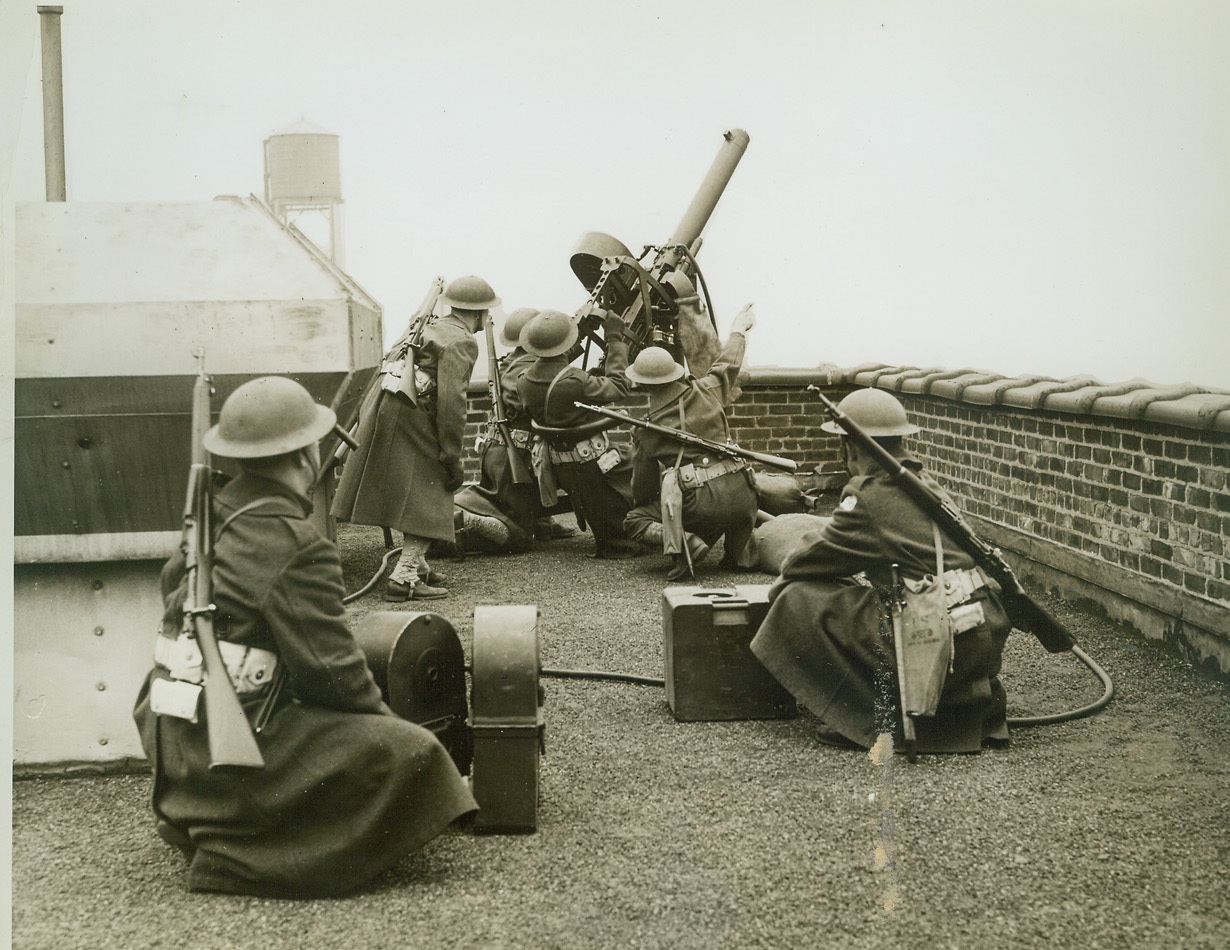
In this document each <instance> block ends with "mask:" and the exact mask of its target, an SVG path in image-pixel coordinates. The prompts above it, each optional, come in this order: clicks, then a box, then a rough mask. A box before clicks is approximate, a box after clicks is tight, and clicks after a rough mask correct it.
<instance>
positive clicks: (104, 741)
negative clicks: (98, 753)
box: [98, 736, 109, 745]
mask: <svg viewBox="0 0 1230 950" xmlns="http://www.w3.org/2000/svg"><path fill="white" fill-rule="evenodd" d="M108 741H109V740H108V739H107V737H106V736H103V737H102V738H101V739H99V740H98V744H99V745H106V744H107V742H108Z"/></svg>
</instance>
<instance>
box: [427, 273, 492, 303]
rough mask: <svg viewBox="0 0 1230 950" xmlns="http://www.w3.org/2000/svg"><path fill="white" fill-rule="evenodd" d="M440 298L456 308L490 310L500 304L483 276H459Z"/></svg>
mask: <svg viewBox="0 0 1230 950" xmlns="http://www.w3.org/2000/svg"><path fill="white" fill-rule="evenodd" d="M440 299H441V300H442V301H444V303H445V304H446V305H447V306H449V307H453V308H454V309H456V310H490V309H491V308H492V307H498V306H499V305H500V298H499V297H497V296H496V295H495V291H494V290H492V289H491V285H490V284H489V283H487V282H486V281H485V280H483V279H482V278H481V277H475V276H473V275H470V276H468V277H458V278H457V279H456V280H454V281H453V282H452V283H450V284H449V285H448V286H447V287H445V288H444V293H443V295H441V297H440Z"/></svg>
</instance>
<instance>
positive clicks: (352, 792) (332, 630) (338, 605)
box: [133, 376, 477, 897]
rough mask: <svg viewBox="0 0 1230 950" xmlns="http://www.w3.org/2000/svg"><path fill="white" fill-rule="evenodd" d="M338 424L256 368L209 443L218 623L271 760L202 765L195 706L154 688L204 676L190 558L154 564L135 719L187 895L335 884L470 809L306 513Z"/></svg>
mask: <svg viewBox="0 0 1230 950" xmlns="http://www.w3.org/2000/svg"><path fill="white" fill-rule="evenodd" d="M334 425H335V419H334V414H333V411H332V410H331V409H328V408H326V407H324V406H320V405H317V404H316V403H315V402H314V401H313V399H312V397H311V396H310V395H309V394H308V391H307V390H306V389H304V388H303V387H302V386H300V385H299V384H298V383H296V382H295V381H294V380H291V379H286V378H283V377H276V376H266V377H262V378H259V379H255V380H252V381H250V382H247V383H245V384H243V385H242V386H240V387H239V388H238V389H236V390H235V392H234V393H232V394H231V396H230V397H229V398H228V399H227V400H226V403H225V404H224V405H223V407H222V412H221V415H220V416H219V419H218V424H217V425H216V426H214V427H213V428H212V429H210V430H209V432H208V433H207V434H206V436H205V439H204V442H205V448H206V449H207V450H208V451H209V452H212V453H213V454H215V455H219V456H223V457H225V458H234V459H237V460H238V462H239V467H240V470H241V474H240V475H239V476H238V477H237V478H235V479H234V480H233V481H231V482H229V483H228V484H227V485H226V487H225V488H223V489H222V490H221V491H219V492H218V494H217V495H216V497H215V498H214V509H215V524H216V525H217V529H216V538H215V542H214V566H213V572H212V575H211V576H212V579H213V600H214V603H215V604H216V610H215V612H214V620H215V629H216V633H217V636H218V640H219V644H218V645H219V647H220V648H221V649H222V658H223V660H224V661H225V663H226V667H227V670H228V671H229V672H230V673H231V679H232V682H233V683H234V685H235V691H236V693H238V697H239V701H240V704H241V706H242V708H243V711H244V713H245V714H246V716H247V718H248V719H249V720H252V719H253V718H255V717H257V716H267V721H266V722H265V724H264V726H263V728H262V729H261V731H260V733H259V734H258V735H257V736H256V737H255V739H256V743H257V746H258V747H259V750H260V753H261V756H262V757H263V759H264V763H265V764H264V767H263V768H258V769H244V770H242V771H239V772H236V771H235V770H225V769H224V770H214V769H212V768H211V767H210V766H211V751H210V739H209V727H208V724H207V723H206V722H205V721H204V715H203V713H202V715H200V716H199V721H198V715H197V708H196V707H195V706H194V708H191V709H188V708H182V707H180V708H174V709H172V708H170V707H168V706H166V705H165V704H164V703H163V702H161V701H159V698H158V697H159V696H162V695H165V694H166V693H167V689H166V688H165V687H163V686H160V684H163V683H171V684H178V685H180V686H183V685H186V684H187V683H189V682H191V681H192V680H193V679H195V681H196V682H197V683H200V682H201V675H200V666H199V662H200V653H199V652H197V653H196V654H195V655H196V658H197V659H196V667H195V673H194V672H193V670H192V669H189V668H188V666H186V665H185V663H188V664H191V661H187V660H185V659H184V657H185V656H186V655H190V654H191V653H192V651H191V650H189V649H188V644H186V643H184V642H182V640H187V639H188V638H187V637H186V636H184V637H182V638H181V631H182V630H183V605H184V602H185V599H186V596H187V570H186V564H185V557H184V555H183V554H182V553H180V554H177V555H175V556H174V557H173V558H171V560H170V561H169V562H168V563H167V565H166V567H165V568H164V569H163V572H162V594H163V600H164V603H165V605H166V610H165V613H164V615H163V621H162V629H161V631H160V633H159V635H158V637H157V638H156V641H155V642H156V647H157V648H156V649H155V651H154V652H155V666H154V668H153V670H152V671H151V672H150V674H149V676H148V678H147V679H146V682H145V684H144V685H143V687H142V689H141V692H140V695H139V697H138V699H137V705H136V708H135V710H134V713H133V715H134V718H135V719H136V722H137V727H138V729H139V731H140V735H141V743H142V745H143V746H144V748H145V753H146V755H147V756H148V757H149V760H150V762H151V763H152V765H153V769H154V788H153V800H152V804H153V810H154V815H155V818H156V830H157V832H158V834H159V835H160V836H161V837H162V838H163V839H165V840H166V841H167V842H168V843H170V844H172V845H174V846H176V847H177V848H179V849H180V850H181V851H182V852H183V853H184V855H185V857H187V858H188V861H189V865H188V886H189V888H190V889H191V890H194V891H225V892H229V893H235V894H250V895H256V896H260V897H323V896H332V895H337V894H342V893H345V892H348V891H351V890H354V889H355V888H357V887H359V886H361V885H363V884H365V883H366V882H368V881H369V880H370V879H372V878H373V877H375V876H376V875H377V874H379V873H380V872H382V871H383V870H385V869H386V868H388V867H390V866H391V865H393V864H394V863H395V862H396V861H398V860H400V859H401V858H402V857H403V856H404V855H406V854H407V853H409V852H411V851H414V850H415V849H417V848H419V847H422V846H423V845H424V844H426V843H427V842H428V841H430V840H431V839H432V838H434V837H436V835H438V834H440V833H441V832H442V831H443V830H444V829H445V828H446V827H448V825H449V824H450V823H452V822H453V821H454V820H455V819H457V818H460V817H461V816H463V815H466V814H468V813H470V812H472V811H474V809H475V808H477V805H476V804H475V802H474V799H473V797H472V796H471V794H470V790H469V788H468V787H467V785H466V783H465V781H464V780H463V779H462V777H461V775H460V774H459V773H458V771H457V767H456V766H455V765H454V764H453V760H452V758H451V757H450V756H449V753H448V752H447V751H446V749H445V748H444V746H443V745H442V744H441V743H440V742H439V741H438V740H437V739H436V737H435V736H434V735H433V734H432V733H431V732H429V731H428V730H426V729H424V728H422V727H420V726H417V725H415V724H414V723H411V722H407V721H406V720H404V719H401V718H399V717H398V716H396V715H395V714H394V713H393V711H392V710H391V709H389V707H388V706H387V705H386V704H385V703H384V702H383V701H382V699H381V694H380V689H379V688H378V687H377V685H376V683H375V681H374V680H373V679H372V674H371V672H370V671H369V669H368V666H367V661H366V658H365V656H364V654H363V652H362V650H361V649H360V648H359V646H358V644H357V643H356V642H355V639H354V637H353V635H352V634H351V632H350V629H349V628H348V627H347V624H346V608H345V607H344V606H343V602H342V596H343V594H344V592H345V591H344V588H343V585H342V566H341V560H340V558H339V556H338V550H337V546H336V545H335V544H334V543H333V542H332V541H329V540H327V539H326V538H324V537H323V536H322V535H321V534H320V532H319V531H318V530H317V529H316V528H315V527H314V526H313V524H312V523H311V522H310V521H309V520H308V514H309V513H310V512H311V510H312V502H311V496H312V491H313V489H314V487H315V484H316V481H317V477H318V473H319V471H320V465H321V463H320V452H319V445H318V440H319V439H320V438H321V437H322V436H323V435H324V434H325V433H327V432H329V431H330V429H331V428H332V427H333V426H334ZM193 642H195V641H193ZM279 683H280V684H281V687H280V689H278V690H277V691H276V692H275V693H274V694H273V695H274V696H276V701H272V700H271V699H270V692H271V690H273V689H274V686H275V684H279ZM197 699H198V701H199V696H198V697H197ZM267 700H268V702H267ZM198 705H203V704H199V702H198ZM263 707H267V708H266V709H263ZM269 710H271V712H270V711H269ZM242 725H244V726H246V724H242Z"/></svg>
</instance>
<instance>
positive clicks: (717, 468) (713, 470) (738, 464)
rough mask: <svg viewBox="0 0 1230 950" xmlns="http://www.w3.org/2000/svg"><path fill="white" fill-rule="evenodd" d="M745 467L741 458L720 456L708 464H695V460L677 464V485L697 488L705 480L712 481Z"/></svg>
mask: <svg viewBox="0 0 1230 950" xmlns="http://www.w3.org/2000/svg"><path fill="white" fill-rule="evenodd" d="M744 468H747V463H746V462H744V461H743V460H742V459H737V458H730V457H729V456H728V457H726V458H720V459H718V460H717V461H716V462H710V463H709V464H708V465H704V464H702V465H697V464H696V463H695V462H689V463H688V464H687V465H680V466H679V486H680V487H681V488H699V487H700V486H701V485H703V484H705V482H708V481H712V480H713V479H715V478H719V477H721V476H722V475H729V474H730V473H731V472H737V471H739V470H740V469H744Z"/></svg>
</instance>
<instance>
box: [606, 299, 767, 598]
mask: <svg viewBox="0 0 1230 950" xmlns="http://www.w3.org/2000/svg"><path fill="white" fill-rule="evenodd" d="M755 323H756V316H755V313H754V312H753V310H752V305H751V304H748V305H747V306H746V307H744V308H743V309H742V310H741V311H739V313H738V314H737V315H736V316H735V319H734V321H733V323H732V325H731V332H730V338H729V339H728V340H727V342H726V345H725V346H724V347H723V348H722V350H721V352H720V353H719V354H718V355H717V358H716V359H715V360H713V361H712V365H710V366H709V370H708V372H707V373H706V374H705V375H704V376H702V377H700V378H699V379H697V378H695V377H693V376H690V375H688V374H687V372H686V371H685V370H684V368H683V367H682V366H680V365H679V364H678V363H676V362H675V360H674V358H673V357H672V356H671V354H670V353H669V352H668V351H667V350H665V349H663V348H661V347H652V346H651V347H646V348H645V349H643V350H642V351H641V352H640V353H639V354H637V357H636V361H635V362H634V363H633V364H632V366H630V367H628V369H627V371H626V373H625V375H626V376H627V377H628V379H629V380H631V381H632V382H633V383H634V384H635V385H637V386H639V387H642V388H644V389H646V390H648V392H649V413H648V414H647V415H646V417H645V418H646V421H648V422H652V423H655V424H657V425H659V426H663V427H665V428H668V429H675V430H677V431H680V432H685V433H688V434H689V435H695V436H700V437H701V438H704V439H708V440H709V441H712V442H720V443H726V442H729V441H730V424H729V422H728V421H727V419H726V408H727V407H728V406H729V405H730V402H731V397H732V394H733V392H734V390H735V388H736V387H737V385H738V383H737V380H738V376H739V372H740V370H741V369H742V367H743V356H744V352H745V351H746V346H747V343H746V339H747V338H746V334H747V331H748V330H750V329H751V328H752V327H753V326H754V325H755ZM664 480H665V484H666V489H665V491H664V488H663V485H664ZM632 495H633V500H634V501H635V503H636V507H635V508H633V509H632V510H631V511H629V512H628V515H627V517H626V518H625V519H624V527H625V529H626V530H627V532H628V536H629V537H631V538H633V539H635V540H637V541H640V542H641V543H643V544H647V545H652V546H654V547H658V548H659V549H662V550H665V551H667V552H668V553H671V554H672V555H673V563H672V565H671V568H670V570H669V572H668V573H667V579H668V580H679V579H680V578H682V577H683V576H684V575H686V574H688V573H689V572H690V571H692V570H693V569H694V568H695V566H696V565H697V564H699V563H700V562H701V560H703V559H704V557H705V556H706V555H707V554H708V553H709V548H710V547H711V546H712V545H714V544H716V543H717V541H718V539H719V538H721V537H722V536H723V535H724V536H725V539H726V541H725V548H724V553H723V556H722V566H723V567H725V568H733V567H736V566H738V565H739V564H740V557H741V556H743V557H744V560H743V561H742V563H743V564H750V563H751V562H752V561H753V560H754V558H753V557H752V556H751V555H750V554H746V555H745V549H746V548H747V547H748V545H749V543H750V542H751V538H752V530H753V528H755V526H756V508H757V495H756V487H755V483H754V482H753V479H752V472H751V469H750V468H748V466H747V463H746V462H745V461H743V460H742V459H739V458H734V457H732V456H727V455H718V454H715V453H713V452H710V451H707V450H706V449H704V448H703V447H698V446H694V445H688V444H687V443H684V442H680V441H679V440H677V439H672V438H671V437H670V436H667V435H664V434H662V433H659V432H654V431H651V430H648V429H639V428H638V429H637V430H636V431H635V432H634V434H633V454H632ZM685 545H686V550H684V549H683V548H684V546H685Z"/></svg>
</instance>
